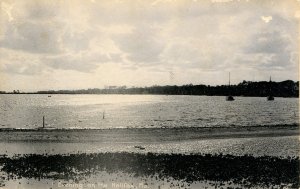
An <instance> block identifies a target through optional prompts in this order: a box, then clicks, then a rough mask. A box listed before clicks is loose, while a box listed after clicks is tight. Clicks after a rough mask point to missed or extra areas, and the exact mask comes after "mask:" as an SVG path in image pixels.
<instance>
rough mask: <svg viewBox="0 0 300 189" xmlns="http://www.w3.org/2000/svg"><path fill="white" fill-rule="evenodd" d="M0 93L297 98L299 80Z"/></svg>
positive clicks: (3, 92)
mask: <svg viewBox="0 0 300 189" xmlns="http://www.w3.org/2000/svg"><path fill="white" fill-rule="evenodd" d="M0 94H47V95H52V94H120V95H121V94H124V95H125V94H126V95H191V96H228V95H232V96H245V97H267V96H270V95H272V96H275V97H297V98H298V97H299V81H296V82H294V81H292V80H286V81H281V82H273V81H259V82H252V81H243V82H241V83H238V84H237V85H217V86H211V85H202V84H199V85H193V84H187V85H181V86H177V85H165V86H158V85H154V86H151V87H127V86H108V87H106V88H104V89H99V88H89V89H76V90H43V91H36V92H22V91H19V90H14V91H12V92H6V91H0Z"/></svg>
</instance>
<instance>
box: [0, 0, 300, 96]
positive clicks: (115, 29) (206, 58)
mask: <svg viewBox="0 0 300 189" xmlns="http://www.w3.org/2000/svg"><path fill="white" fill-rule="evenodd" d="M299 18H300V1H298V0H282V1H279V0H277V1H272V0H257V1H252V0H198V1H197V0H109V1H108V0H99V1H98V0H53V1H48V0H26V1H14V0H0V90H5V91H12V90H20V91H25V92H31V91H37V90H60V89H87V88H103V87H105V86H112V85H116V86H122V85H126V86H128V87H131V86H141V87H143V86H152V85H182V84H190V83H192V84H207V85H222V84H227V83H228V73H229V72H230V73H231V83H234V84H237V83H239V82H241V81H243V80H247V81H261V80H269V77H270V76H272V80H274V81H283V80H287V79H291V80H298V72H299V67H298V61H299V58H298V57H299V46H298V44H299Z"/></svg>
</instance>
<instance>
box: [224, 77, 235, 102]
mask: <svg viewBox="0 0 300 189" xmlns="http://www.w3.org/2000/svg"><path fill="white" fill-rule="evenodd" d="M228 86H229V90H230V72H229V85H228ZM226 101H234V98H233V96H231V95H230V92H229V95H228V96H226Z"/></svg>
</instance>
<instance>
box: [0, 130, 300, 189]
mask: <svg viewBox="0 0 300 189" xmlns="http://www.w3.org/2000/svg"><path fill="white" fill-rule="evenodd" d="M0 154H2V157H1V158H0V161H1V164H2V165H1V167H2V172H1V175H2V176H1V178H2V184H3V187H4V188H18V187H19V186H22V188H40V187H41V186H42V185H43V184H44V185H47V186H50V188H91V187H92V188H119V189H121V188H160V189H161V188H205V187H207V188H211V187H217V188H221V187H224V188H240V187H242V188H244V187H248V188H268V187H270V186H272V187H275V188H276V187H278V188H280V187H282V186H288V187H291V186H296V185H298V184H299V183H298V179H296V178H298V176H297V175H298V169H297V167H298V164H299V130H298V126H297V125H282V126H261V127H247V128H243V127H231V128H228V127H221V128H168V129H167V128H163V129H157V128H154V129H151V128H145V129H103V130H92V129H82V130H79V129H77V130H66V129H65V130H62V129H30V130H20V129H3V130H1V131H0ZM128 161H129V162H128ZM30 162H32V163H30ZM38 162H39V163H38ZM205 162H206V163H205ZM187 163H188V164H187ZM185 164H187V165H186V166H184V165H185ZM235 165H238V167H237V170H234V169H235V168H234V167H235ZM166 166H167V167H166ZM172 166H174V167H173V168H171V167H172ZM198 166H200V167H198ZM202 166H204V167H202ZM218 166H220V167H218ZM154 167H156V168H154ZM32 170H39V173H36V172H35V171H34V172H32V173H31V171H32ZM175 170H176V171H175ZM191 170H194V171H195V172H193V171H191ZM266 170H268V171H266ZM166 171H167V172H166ZM258 172H260V173H259V174H258ZM207 174H208V175H207ZM209 174H211V175H210V176H209ZM180 175H181V176H180ZM226 175H227V176H226ZM288 175H290V176H288Z"/></svg>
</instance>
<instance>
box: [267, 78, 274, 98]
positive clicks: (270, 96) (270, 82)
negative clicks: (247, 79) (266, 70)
mask: <svg viewBox="0 0 300 189" xmlns="http://www.w3.org/2000/svg"><path fill="white" fill-rule="evenodd" d="M269 87H270V91H269V96H267V100H268V101H273V100H274V96H273V95H272V80H271V76H270V81H269Z"/></svg>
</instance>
